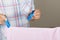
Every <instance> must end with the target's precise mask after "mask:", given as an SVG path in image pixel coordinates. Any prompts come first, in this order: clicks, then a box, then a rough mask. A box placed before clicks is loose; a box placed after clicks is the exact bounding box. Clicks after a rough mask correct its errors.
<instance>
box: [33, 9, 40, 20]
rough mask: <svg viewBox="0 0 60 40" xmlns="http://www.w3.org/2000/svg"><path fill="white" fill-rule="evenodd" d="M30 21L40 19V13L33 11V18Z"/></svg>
mask: <svg viewBox="0 0 60 40" xmlns="http://www.w3.org/2000/svg"><path fill="white" fill-rule="evenodd" d="M32 19H40V11H39V10H35V12H34V16H33V18H32Z"/></svg>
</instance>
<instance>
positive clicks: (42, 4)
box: [31, 0, 60, 27]
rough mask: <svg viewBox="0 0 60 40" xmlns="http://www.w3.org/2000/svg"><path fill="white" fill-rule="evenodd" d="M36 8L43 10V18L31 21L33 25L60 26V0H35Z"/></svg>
mask: <svg viewBox="0 0 60 40" xmlns="http://www.w3.org/2000/svg"><path fill="white" fill-rule="evenodd" d="M34 1H35V8H36V9H40V10H41V19H40V20H34V21H32V22H31V27H32V26H35V27H55V26H60V0H34Z"/></svg>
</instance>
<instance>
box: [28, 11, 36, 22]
mask: <svg viewBox="0 0 60 40" xmlns="http://www.w3.org/2000/svg"><path fill="white" fill-rule="evenodd" d="M34 12H35V10H33V11H32V12H31V13H30V14H29V15H28V18H27V19H28V21H30V20H31V19H32V17H33V16H34Z"/></svg>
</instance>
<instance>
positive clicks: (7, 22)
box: [5, 19, 10, 28]
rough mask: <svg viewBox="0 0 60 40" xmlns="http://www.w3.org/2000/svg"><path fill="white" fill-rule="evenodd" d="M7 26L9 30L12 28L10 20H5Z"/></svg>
mask: <svg viewBox="0 0 60 40" xmlns="http://www.w3.org/2000/svg"><path fill="white" fill-rule="evenodd" d="M5 24H6V26H7V27H8V28H10V23H9V21H8V19H6V20H5Z"/></svg>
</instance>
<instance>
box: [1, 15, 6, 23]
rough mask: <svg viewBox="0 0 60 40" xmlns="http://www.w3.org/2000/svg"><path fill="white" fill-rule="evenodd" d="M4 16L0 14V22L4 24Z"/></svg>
mask: <svg viewBox="0 0 60 40" xmlns="http://www.w3.org/2000/svg"><path fill="white" fill-rule="evenodd" d="M5 18H6V17H5V16H4V15H3V14H0V24H4V21H5Z"/></svg>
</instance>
